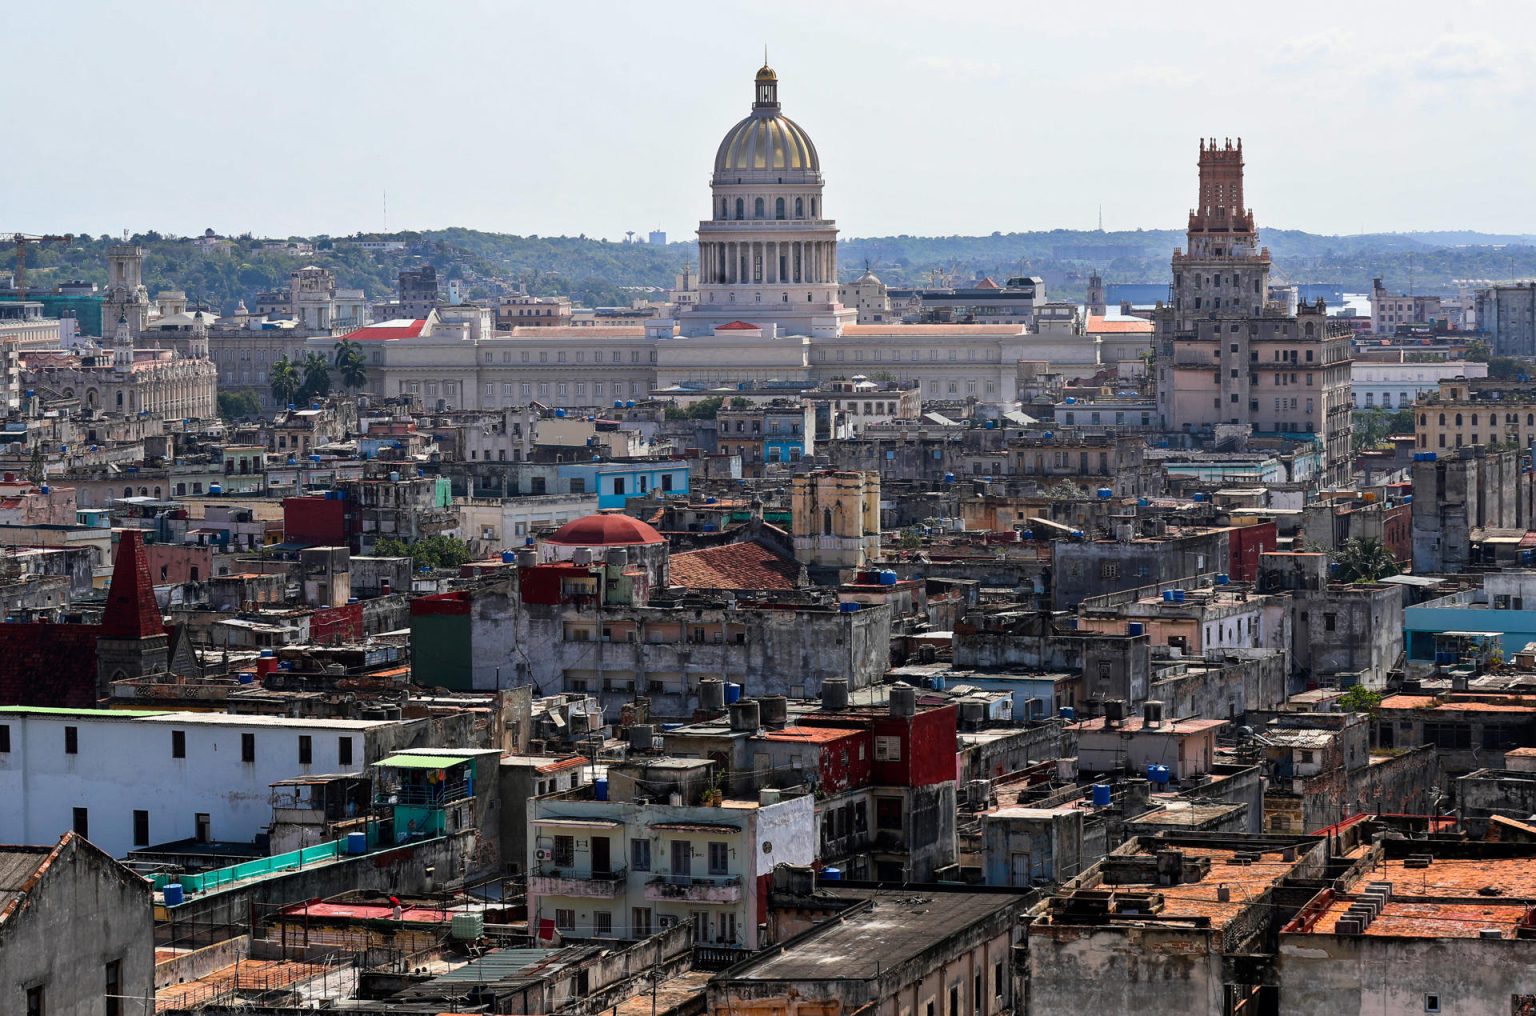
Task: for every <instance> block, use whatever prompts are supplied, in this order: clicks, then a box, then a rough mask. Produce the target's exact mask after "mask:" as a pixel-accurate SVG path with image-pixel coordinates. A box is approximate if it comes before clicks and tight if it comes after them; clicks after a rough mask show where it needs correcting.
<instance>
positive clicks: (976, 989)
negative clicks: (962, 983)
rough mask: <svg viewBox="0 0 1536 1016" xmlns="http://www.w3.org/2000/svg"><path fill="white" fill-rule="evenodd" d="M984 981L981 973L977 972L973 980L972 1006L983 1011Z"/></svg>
mask: <svg viewBox="0 0 1536 1016" xmlns="http://www.w3.org/2000/svg"><path fill="white" fill-rule="evenodd" d="M983 983H984V982H983V981H982V977H981V974H977V975H976V976H975V977H974V978H972V980H971V1008H972V1009H975V1010H976V1011H977V1012H981V1011H982V1010H981V994H982V984H983Z"/></svg>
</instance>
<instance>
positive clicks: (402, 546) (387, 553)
mask: <svg viewBox="0 0 1536 1016" xmlns="http://www.w3.org/2000/svg"><path fill="white" fill-rule="evenodd" d="M373 553H374V555H375V556H376V557H409V558H410V559H411V564H412V566H413V567H416V568H457V567H458V566H459V565H461V564H464V563H465V562H467V561H468V560H469V559H470V557H471V555H470V553H469V544H467V543H465V542H464V541H463V540H460V539H457V538H455V537H452V536H444V535H441V534H439V535H437V536H428V537H426V538H425V539H421V540H417V541H416V542H415V543H409V544H408V543H406V542H405V541H404V540H401V539H399V538H397V537H393V536H386V537H384V538H383V539H380V540H376V541H374V544H373Z"/></svg>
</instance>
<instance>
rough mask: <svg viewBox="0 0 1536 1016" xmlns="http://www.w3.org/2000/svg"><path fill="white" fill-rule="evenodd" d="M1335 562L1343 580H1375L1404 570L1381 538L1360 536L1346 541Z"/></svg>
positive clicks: (1340, 579)
mask: <svg viewBox="0 0 1536 1016" xmlns="http://www.w3.org/2000/svg"><path fill="white" fill-rule="evenodd" d="M1333 562H1334V564H1335V565H1336V566H1337V568H1338V578H1339V581H1341V582H1375V581H1376V580H1377V579H1381V578H1386V577H1387V576H1388V575H1396V574H1397V573H1398V572H1399V571H1401V570H1402V569H1400V568H1399V567H1398V564H1397V559H1396V558H1395V557H1393V556H1392V552H1391V551H1390V550H1388V549H1387V548H1386V547H1384V546H1382V543H1381V541H1380V540H1375V539H1363V538H1361V537H1358V536H1357V537H1355V538H1354V539H1350V540H1345V541H1344V546H1342V547H1340V548H1339V552H1338V553H1337V554H1335V555H1334V557H1333Z"/></svg>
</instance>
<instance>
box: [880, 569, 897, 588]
mask: <svg viewBox="0 0 1536 1016" xmlns="http://www.w3.org/2000/svg"><path fill="white" fill-rule="evenodd" d="M880 584H881V585H882V586H894V585H895V584H896V573H895V572H893V571H891V570H890V569H889V568H887V569H885V570H884V571H882V572H881V573H880Z"/></svg>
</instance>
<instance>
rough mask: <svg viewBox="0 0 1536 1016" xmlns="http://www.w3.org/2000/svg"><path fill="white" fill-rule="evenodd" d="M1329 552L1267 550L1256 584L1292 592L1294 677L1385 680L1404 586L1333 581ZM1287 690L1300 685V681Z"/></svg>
mask: <svg viewBox="0 0 1536 1016" xmlns="http://www.w3.org/2000/svg"><path fill="white" fill-rule="evenodd" d="M1330 564H1331V562H1330V558H1329V556H1328V555H1327V554H1321V553H1311V552H1304V551H1295V552H1281V553H1273V554H1265V555H1264V556H1263V558H1262V563H1261V564H1260V572H1259V582H1258V587H1259V589H1260V590H1262V591H1263V592H1266V593H1279V592H1285V593H1288V594H1290V611H1291V622H1290V627H1291V631H1292V633H1293V636H1292V640H1291V654H1292V661H1291V662H1292V676H1293V682H1295V684H1297V685H1299V684H1301V683H1306V682H1318V683H1324V684H1339V685H1341V686H1348V685H1351V684H1363V685H1365V686H1366V687H1368V688H1382V687H1385V686H1386V681H1387V672H1388V671H1389V670H1391V669H1392V668H1393V667H1394V666H1396V665H1397V661H1398V657H1400V656H1401V655H1402V652H1403V589H1402V586H1400V585H1397V584H1394V583H1385V582H1353V583H1348V584H1345V583H1341V582H1334V581H1332V580H1331V579H1332V576H1331V574H1330ZM1291 690H1293V691H1300V690H1302V689H1301V688H1300V687H1299V686H1295V687H1293V688H1292V689H1291Z"/></svg>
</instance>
